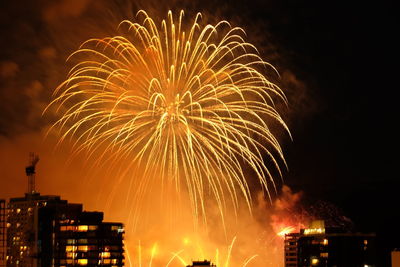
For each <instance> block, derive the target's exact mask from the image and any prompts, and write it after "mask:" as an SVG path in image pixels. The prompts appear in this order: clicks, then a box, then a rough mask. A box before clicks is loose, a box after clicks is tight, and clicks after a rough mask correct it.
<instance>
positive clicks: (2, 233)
mask: <svg viewBox="0 0 400 267" xmlns="http://www.w3.org/2000/svg"><path fill="white" fill-rule="evenodd" d="M6 208H7V206H6V201H5V200H4V199H0V267H5V266H6V255H7V246H6V241H7V240H6V239H7V232H6V231H7V227H6V219H7V217H6V216H7V213H6V211H7V209H6Z"/></svg>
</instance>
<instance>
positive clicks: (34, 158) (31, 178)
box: [25, 152, 39, 194]
mask: <svg viewBox="0 0 400 267" xmlns="http://www.w3.org/2000/svg"><path fill="white" fill-rule="evenodd" d="M38 161H39V156H38V155H35V154H34V153H33V152H31V153H29V166H27V167H26V168H25V172H26V176H28V194H34V193H35V166H36V164H37V163H38Z"/></svg>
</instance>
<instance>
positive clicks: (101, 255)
mask: <svg viewBox="0 0 400 267" xmlns="http://www.w3.org/2000/svg"><path fill="white" fill-rule="evenodd" d="M110 255H111V254H110V252H102V253H100V257H101V258H109V257H110Z"/></svg>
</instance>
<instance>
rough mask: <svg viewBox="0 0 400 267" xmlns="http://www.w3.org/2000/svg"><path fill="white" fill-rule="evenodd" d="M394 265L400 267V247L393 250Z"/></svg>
mask: <svg viewBox="0 0 400 267" xmlns="http://www.w3.org/2000/svg"><path fill="white" fill-rule="evenodd" d="M391 259H392V267H400V249H395V250H393V251H392V252H391Z"/></svg>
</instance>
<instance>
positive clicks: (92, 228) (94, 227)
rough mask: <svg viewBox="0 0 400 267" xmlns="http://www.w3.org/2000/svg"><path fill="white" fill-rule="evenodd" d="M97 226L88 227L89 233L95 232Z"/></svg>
mask: <svg viewBox="0 0 400 267" xmlns="http://www.w3.org/2000/svg"><path fill="white" fill-rule="evenodd" d="M97 228H98V226H97V225H89V231H95V230H97Z"/></svg>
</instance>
